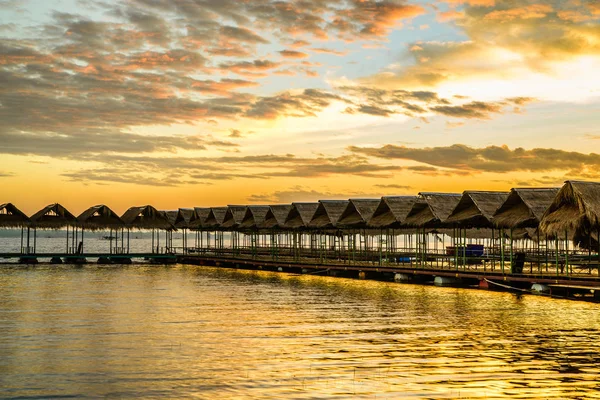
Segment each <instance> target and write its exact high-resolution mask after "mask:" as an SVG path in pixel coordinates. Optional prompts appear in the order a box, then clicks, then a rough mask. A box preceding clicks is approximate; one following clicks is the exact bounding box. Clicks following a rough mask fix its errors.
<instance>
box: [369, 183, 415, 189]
mask: <svg viewBox="0 0 600 400" xmlns="http://www.w3.org/2000/svg"><path fill="white" fill-rule="evenodd" d="M373 186H375V187H377V188H381V189H400V190H412V186H407V185H398V184H387V185H386V184H378V185H373Z"/></svg>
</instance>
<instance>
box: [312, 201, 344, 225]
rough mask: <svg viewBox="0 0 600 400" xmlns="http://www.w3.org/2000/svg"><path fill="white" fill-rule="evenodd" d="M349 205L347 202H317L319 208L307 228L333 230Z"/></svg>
mask: <svg viewBox="0 0 600 400" xmlns="http://www.w3.org/2000/svg"><path fill="white" fill-rule="evenodd" d="M349 203H350V202H349V201H348V200H319V206H318V207H317V210H316V211H315V213H314V214H313V217H312V218H311V220H310V222H309V223H308V227H309V228H319V229H331V228H334V227H335V226H336V224H337V222H338V219H340V217H341V215H342V213H343V212H344V210H345V209H346V207H347V206H348V204H349Z"/></svg>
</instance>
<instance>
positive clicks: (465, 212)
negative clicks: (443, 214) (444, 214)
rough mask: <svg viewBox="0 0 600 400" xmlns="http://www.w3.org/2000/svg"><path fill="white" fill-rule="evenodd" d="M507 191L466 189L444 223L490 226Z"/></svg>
mask: <svg viewBox="0 0 600 400" xmlns="http://www.w3.org/2000/svg"><path fill="white" fill-rule="evenodd" d="M507 197H508V192H491V191H476V190H466V191H465V192H463V195H462V197H461V198H460V201H459V202H458V204H457V205H456V207H455V208H454V210H452V213H451V214H450V216H449V217H448V219H446V223H449V224H453V225H461V226H463V227H470V228H491V227H492V217H493V216H494V213H495V212H496V210H498V208H499V207H500V206H501V205H502V203H504V201H505V200H506V198H507Z"/></svg>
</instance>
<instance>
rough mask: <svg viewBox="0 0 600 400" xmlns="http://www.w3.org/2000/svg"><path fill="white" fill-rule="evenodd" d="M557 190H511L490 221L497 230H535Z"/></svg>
mask: <svg viewBox="0 0 600 400" xmlns="http://www.w3.org/2000/svg"><path fill="white" fill-rule="evenodd" d="M558 191H559V188H513V189H511V190H510V194H509V195H508V198H507V199H506V201H505V202H504V203H503V204H502V205H501V206H500V208H498V210H497V211H496V213H495V214H494V216H493V218H492V221H493V222H494V225H496V226H497V227H499V228H512V229H515V228H537V227H538V225H539V223H540V220H541V219H542V216H543V215H544V213H545V212H546V210H547V209H548V207H550V205H551V204H552V202H553V201H554V199H555V198H556V195H557V194H558Z"/></svg>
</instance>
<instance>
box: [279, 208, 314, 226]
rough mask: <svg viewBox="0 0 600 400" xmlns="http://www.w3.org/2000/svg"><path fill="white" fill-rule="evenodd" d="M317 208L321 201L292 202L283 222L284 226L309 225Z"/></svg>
mask: <svg viewBox="0 0 600 400" xmlns="http://www.w3.org/2000/svg"><path fill="white" fill-rule="evenodd" d="M317 208H319V203H292V208H291V209H290V212H289V213H288V216H287V217H286V219H285V222H284V224H283V226H284V228H288V229H293V228H304V227H307V226H308V224H309V222H310V220H311V219H312V217H313V215H315V211H317Z"/></svg>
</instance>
